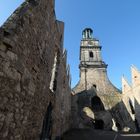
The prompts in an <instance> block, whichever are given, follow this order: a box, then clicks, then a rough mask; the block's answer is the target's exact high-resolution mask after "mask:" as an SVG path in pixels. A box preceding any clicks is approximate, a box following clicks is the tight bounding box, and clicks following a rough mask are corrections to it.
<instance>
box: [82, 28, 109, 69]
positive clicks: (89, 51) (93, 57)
mask: <svg viewBox="0 0 140 140" xmlns="http://www.w3.org/2000/svg"><path fill="white" fill-rule="evenodd" d="M106 67H107V65H106V64H105V63H104V62H103V61H102V57H101V46H100V45H99V40H97V39H96V38H93V31H92V29H90V28H86V29H85V30H84V31H83V33H82V40H81V45H80V69H81V70H82V69H83V68H106Z"/></svg>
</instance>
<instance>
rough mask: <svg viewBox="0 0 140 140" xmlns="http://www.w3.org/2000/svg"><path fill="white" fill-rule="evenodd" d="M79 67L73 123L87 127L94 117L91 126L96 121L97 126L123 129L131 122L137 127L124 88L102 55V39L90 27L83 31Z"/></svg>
mask: <svg viewBox="0 0 140 140" xmlns="http://www.w3.org/2000/svg"><path fill="white" fill-rule="evenodd" d="M79 69H80V80H79V82H78V84H77V85H76V86H75V87H74V88H73V89H72V95H73V96H72V117H73V122H74V123H73V124H74V125H75V126H73V127H79V128H84V127H85V128H86V126H89V123H90V122H88V123H87V124H85V122H87V120H88V119H89V118H92V119H93V120H94V122H95V123H94V124H91V126H92V125H94V128H95V129H96V128H97V129H104V130H111V129H113V130H117V129H119V130H121V129H123V128H124V126H125V125H126V124H128V127H130V128H132V129H133V130H135V125H134V123H133V121H132V120H131V117H130V116H129V115H128V111H127V109H126V107H125V105H124V104H123V102H122V94H121V91H120V90H119V89H117V88H116V87H115V86H114V85H113V84H112V83H111V82H110V80H109V78H108V75H107V64H106V63H105V62H104V61H103V59H102V57H101V46H100V43H99V40H97V39H96V38H94V37H93V31H92V29H90V28H86V29H84V30H83V32H82V39H81V43H80V64H79ZM108 110H109V111H110V112H109V111H108ZM89 112H90V113H89ZM85 114H86V115H87V116H88V117H89V118H88V119H86V118H85ZM89 114H90V115H89ZM82 115H83V116H82ZM122 118H125V119H122ZM99 120H100V123H101V125H99V123H98V121H99ZM113 122H114V124H113ZM116 124H117V125H116ZM92 128H93V127H92Z"/></svg>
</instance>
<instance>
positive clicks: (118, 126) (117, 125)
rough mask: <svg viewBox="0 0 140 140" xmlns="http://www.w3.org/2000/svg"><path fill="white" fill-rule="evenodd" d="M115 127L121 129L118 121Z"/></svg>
mask: <svg viewBox="0 0 140 140" xmlns="http://www.w3.org/2000/svg"><path fill="white" fill-rule="evenodd" d="M116 127H117V128H118V130H121V125H120V124H119V123H118V122H116Z"/></svg>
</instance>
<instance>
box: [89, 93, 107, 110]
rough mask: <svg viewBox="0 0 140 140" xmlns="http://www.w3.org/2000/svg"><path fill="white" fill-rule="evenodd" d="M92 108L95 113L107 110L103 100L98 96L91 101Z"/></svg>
mask: <svg viewBox="0 0 140 140" xmlns="http://www.w3.org/2000/svg"><path fill="white" fill-rule="evenodd" d="M91 106H92V109H93V111H95V112H98V111H103V110H105V108H104V105H103V103H102V101H101V99H100V98H99V97H97V96H95V97H93V98H92V99H91Z"/></svg>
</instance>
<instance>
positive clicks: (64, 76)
mask: <svg viewBox="0 0 140 140" xmlns="http://www.w3.org/2000/svg"><path fill="white" fill-rule="evenodd" d="M63 28H64V24H63V23H62V22H59V21H57V20H56V17H55V12H54V1H53V0H32V1H31V0H30V1H26V2H24V3H23V4H22V5H21V6H20V7H19V8H18V9H17V10H16V11H15V12H14V13H13V14H12V15H11V16H10V17H9V19H8V20H7V21H6V22H5V23H4V25H3V26H2V27H1V28H0V139H3V140H7V139H8V140H25V139H26V140H28V139H30V140H39V139H40V135H41V131H42V126H43V120H44V116H45V113H46V111H47V107H48V105H49V103H50V102H51V103H52V106H53V111H52V125H51V126H52V127H51V133H52V137H56V136H60V135H61V134H62V133H63V132H64V131H66V130H67V129H68V128H69V124H70V118H69V117H70V103H71V102H70V86H69V85H70V75H69V70H68V69H67V65H66V53H63V48H62V45H63V43H62V42H63ZM56 54H59V55H58V56H57V59H59V63H58V65H57V72H56V74H55V80H56V83H57V84H56V85H54V86H55V91H54V92H52V91H51V90H50V82H51V80H52V70H53V67H54V58H55V55H56Z"/></svg>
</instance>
